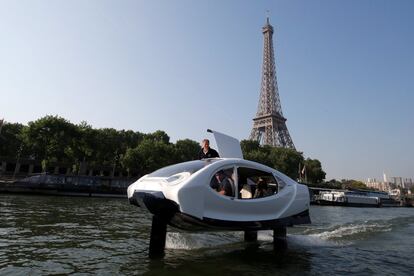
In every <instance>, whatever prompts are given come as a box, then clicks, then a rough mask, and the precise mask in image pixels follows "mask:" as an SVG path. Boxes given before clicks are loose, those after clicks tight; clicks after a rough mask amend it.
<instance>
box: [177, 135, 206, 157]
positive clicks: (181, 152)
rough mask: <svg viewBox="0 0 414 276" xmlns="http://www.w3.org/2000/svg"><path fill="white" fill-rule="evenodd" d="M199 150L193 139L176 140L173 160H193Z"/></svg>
mask: <svg viewBox="0 0 414 276" xmlns="http://www.w3.org/2000/svg"><path fill="white" fill-rule="evenodd" d="M199 150H200V145H199V144H198V143H197V142H195V141H193V140H190V139H184V140H178V141H177V142H176V143H175V160H176V162H184V161H189V160H195V159H196V158H197V152H198V151H199Z"/></svg>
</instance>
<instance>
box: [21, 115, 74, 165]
mask: <svg viewBox="0 0 414 276" xmlns="http://www.w3.org/2000/svg"><path fill="white" fill-rule="evenodd" d="M23 137H24V141H25V143H26V144H27V147H28V148H29V150H30V151H31V153H32V155H33V156H34V157H35V158H36V159H38V160H46V161H45V163H49V162H51V161H52V162H56V161H61V162H68V161H73V149H74V147H75V143H74V141H76V139H78V138H79V137H80V133H79V131H78V128H77V127H76V126H75V125H74V124H72V123H70V122H69V121H67V120H66V119H64V118H61V117H58V116H50V115H48V116H45V117H43V118H40V119H38V120H36V121H34V122H29V124H28V127H27V128H24V131H23Z"/></svg>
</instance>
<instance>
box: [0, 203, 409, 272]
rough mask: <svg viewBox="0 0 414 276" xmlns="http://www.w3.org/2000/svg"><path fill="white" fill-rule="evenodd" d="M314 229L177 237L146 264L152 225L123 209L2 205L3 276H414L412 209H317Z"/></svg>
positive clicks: (0, 267)
mask: <svg viewBox="0 0 414 276" xmlns="http://www.w3.org/2000/svg"><path fill="white" fill-rule="evenodd" d="M311 218H312V224H311V225H306V226H301V227H295V228H288V237H287V240H288V250H287V252H286V253H285V254H284V255H279V254H275V253H274V252H273V250H272V248H273V247H272V235H271V232H270V231H262V232H259V241H258V243H254V244H247V243H244V242H242V237H243V236H242V233H239V232H231V233H228V232H223V233H197V234H194V233H179V232H177V231H176V230H174V229H170V228H169V231H170V232H169V233H168V236H167V250H166V256H165V258H164V259H163V260H155V261H154V260H149V259H148V258H147V247H148V241H149V231H150V225H151V223H150V219H149V217H147V215H145V214H141V213H139V208H137V207H135V206H132V205H130V204H129V203H128V202H127V200H126V199H103V198H81V197H54V196H23V195H0V275H48V274H72V273H73V274H79V275H88V274H99V275H114V274H116V275H135V274H146V275H216V276H218V275H257V274H259V275H278V274H279V275H328V274H340V275H344V274H351V273H352V274H356V275H373V274H379V275H414V258H413V256H414V208H411V209H410V208H350V207H348V208H347V207H329V206H323V207H319V206H312V207H311Z"/></svg>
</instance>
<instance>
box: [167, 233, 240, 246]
mask: <svg viewBox="0 0 414 276" xmlns="http://www.w3.org/2000/svg"><path fill="white" fill-rule="evenodd" d="M241 238H242V236H241V235H240V233H234V232H233V233H229V232H227V233H197V234H190V233H178V232H168V233H167V240H166V243H165V247H166V248H170V249H185V250H188V249H200V248H209V247H216V246H221V245H225V244H230V243H235V242H240V241H241Z"/></svg>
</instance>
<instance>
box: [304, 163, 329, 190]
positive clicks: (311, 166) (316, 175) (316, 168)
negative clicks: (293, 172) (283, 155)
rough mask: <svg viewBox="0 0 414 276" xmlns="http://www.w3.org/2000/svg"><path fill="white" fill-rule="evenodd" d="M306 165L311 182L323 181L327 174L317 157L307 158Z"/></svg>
mask: <svg viewBox="0 0 414 276" xmlns="http://www.w3.org/2000/svg"><path fill="white" fill-rule="evenodd" d="M304 166H305V167H306V169H305V170H306V178H307V181H308V182H309V183H315V184H317V183H321V182H322V181H323V180H324V179H325V176H326V173H325V172H324V171H323V170H322V165H321V162H320V161H319V160H317V159H310V158H307V159H306V160H305V162H304Z"/></svg>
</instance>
